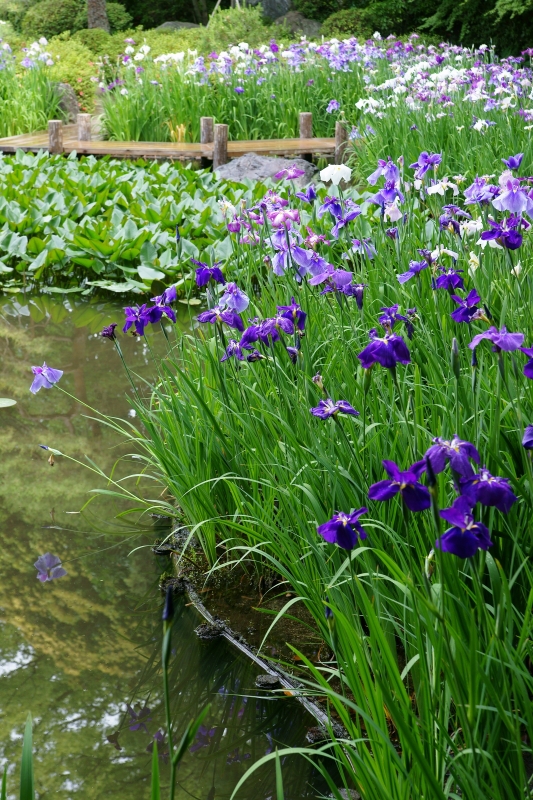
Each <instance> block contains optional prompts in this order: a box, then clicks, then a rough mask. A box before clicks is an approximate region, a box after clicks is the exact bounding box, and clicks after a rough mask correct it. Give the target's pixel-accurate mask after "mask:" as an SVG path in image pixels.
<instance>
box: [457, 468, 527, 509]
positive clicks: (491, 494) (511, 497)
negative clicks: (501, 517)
mask: <svg viewBox="0 0 533 800" xmlns="http://www.w3.org/2000/svg"><path fill="white" fill-rule="evenodd" d="M509 484H510V481H509V478H499V477H497V476H495V475H491V474H490V472H489V471H488V469H485V467H483V469H480V470H479V474H478V475H473V476H472V477H471V478H463V479H462V480H461V494H462V495H463V496H464V497H466V499H467V500H468V501H469V502H470V504H471V505H472V506H475V504H476V503H481V505H483V506H495V508H497V509H498V511H502V512H503V513H504V514H507V513H508V512H509V511H510V510H511V506H512V505H513V503H516V500H517V497H516V495H515V493H514V492H513V490H512V489H511V487H510V485H509Z"/></svg>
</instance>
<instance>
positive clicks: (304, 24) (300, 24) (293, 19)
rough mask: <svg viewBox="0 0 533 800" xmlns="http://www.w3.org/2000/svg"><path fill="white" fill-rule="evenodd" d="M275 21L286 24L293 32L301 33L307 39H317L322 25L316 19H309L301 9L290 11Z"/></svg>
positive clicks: (278, 23) (277, 23)
mask: <svg viewBox="0 0 533 800" xmlns="http://www.w3.org/2000/svg"><path fill="white" fill-rule="evenodd" d="M274 22H275V23H276V25H284V26H285V27H286V28H288V29H289V30H290V32H291V33H299V34H301V35H302V36H305V37H307V39H316V37H317V36H318V32H319V31H320V28H321V27H322V25H321V23H320V22H317V21H316V19H307V17H304V15H303V14H302V13H301V12H300V11H289V12H288V13H287V14H284V15H283V16H282V17H278V18H277V19H275V20H274Z"/></svg>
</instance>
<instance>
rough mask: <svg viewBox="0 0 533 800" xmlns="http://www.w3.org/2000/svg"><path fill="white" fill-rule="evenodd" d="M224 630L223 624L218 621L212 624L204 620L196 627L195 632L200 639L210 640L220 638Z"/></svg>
mask: <svg viewBox="0 0 533 800" xmlns="http://www.w3.org/2000/svg"><path fill="white" fill-rule="evenodd" d="M224 630H225V628H224V626H223V625H218V624H217V623H215V624H214V625H211V624H210V623H209V622H202V624H201V625H198V627H197V628H195V630H194V632H195V634H196V635H197V636H198V638H199V639H205V640H209V639H218V637H219V636H222V634H223V633H224Z"/></svg>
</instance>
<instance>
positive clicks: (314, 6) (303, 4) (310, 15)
mask: <svg viewBox="0 0 533 800" xmlns="http://www.w3.org/2000/svg"><path fill="white" fill-rule="evenodd" d="M292 5H293V8H294V10H295V11H300V12H301V13H302V14H303V15H304V17H307V19H316V20H318V21H319V22H323V21H324V20H325V19H327V18H328V17H329V16H330V15H331V14H335V13H337V12H339V11H340V10H341V9H342V6H343V3H342V2H341V0H294V2H293V4H292Z"/></svg>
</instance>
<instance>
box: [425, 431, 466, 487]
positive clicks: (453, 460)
mask: <svg viewBox="0 0 533 800" xmlns="http://www.w3.org/2000/svg"><path fill="white" fill-rule="evenodd" d="M424 458H427V459H428V460H429V462H430V464H431V468H432V470H433V472H434V473H435V475H438V473H439V472H443V471H444V469H445V467H446V462H447V461H449V462H450V467H451V468H452V470H453V471H454V472H456V473H457V474H458V475H461V476H462V477H463V478H470V477H471V476H472V475H473V474H474V470H473V469H472V466H471V464H470V461H469V459H472V461H475V462H476V464H479V453H478V451H477V450H476V448H475V447H474V445H473V444H470V442H464V441H463V440H462V439H460V438H459V437H458V436H457V434H454V436H453V438H452V439H450V440H447V439H442V438H441V437H440V436H437V437H436V438H435V439H433V444H432V445H431V447H430V448H429V449H428V450H427V451H426V454H425V456H424Z"/></svg>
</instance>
